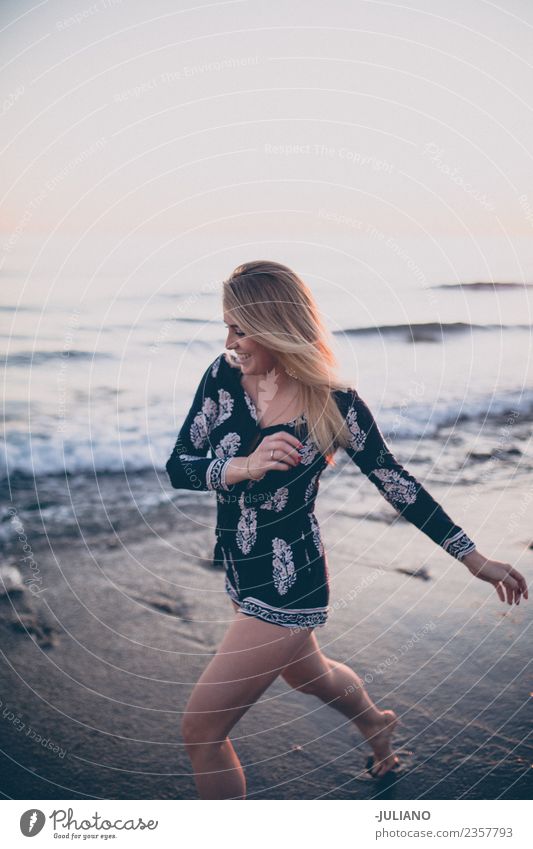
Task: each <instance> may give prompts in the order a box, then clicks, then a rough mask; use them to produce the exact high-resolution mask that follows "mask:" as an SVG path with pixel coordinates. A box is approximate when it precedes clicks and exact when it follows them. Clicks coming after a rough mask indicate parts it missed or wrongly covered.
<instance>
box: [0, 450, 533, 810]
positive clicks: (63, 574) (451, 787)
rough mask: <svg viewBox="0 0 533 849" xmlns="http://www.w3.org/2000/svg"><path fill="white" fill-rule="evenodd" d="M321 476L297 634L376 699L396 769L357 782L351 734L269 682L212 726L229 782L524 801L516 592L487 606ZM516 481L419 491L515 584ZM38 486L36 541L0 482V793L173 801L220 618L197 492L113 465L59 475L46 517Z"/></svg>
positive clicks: (441, 560) (184, 777)
mask: <svg viewBox="0 0 533 849" xmlns="http://www.w3.org/2000/svg"><path fill="white" fill-rule="evenodd" d="M411 468H414V466H413V464H411ZM335 474H336V472H332V477H331V478H329V477H328V479H327V480H326V475H329V470H328V472H327V473H325V475H324V476H323V487H322V489H321V494H320V495H319V498H318V502H317V511H316V512H317V516H318V518H319V521H320V525H321V529H322V534H323V538H324V541H325V544H326V550H327V553H328V564H329V570H330V578H331V613H330V619H329V621H328V624H327V626H326V627H325V628H320V629H318V630H317V632H316V633H317V636H318V640H319V643H320V644H321V646H322V648H323V650H324V651H325V652H326V653H327V654H328V655H329V656H330V657H332V658H335V659H337V660H340V661H342V662H344V663H348V664H349V665H350V666H352V667H353V668H354V669H355V670H356V671H357V672H358V673H359V674H360V675H361V676H362V677H364V679H365V681H366V686H367V689H368V691H369V693H370V695H371V697H372V698H373V699H374V700H375V701H376V702H377V704H378V706H380V707H381V708H393V709H394V710H396V712H397V713H398V714H399V716H400V717H401V720H402V725H401V727H400V729H399V732H398V733H397V734H396V741H397V751H398V753H399V755H400V758H401V761H402V768H401V769H400V771H399V772H398V773H397V775H396V776H391V777H389V779H388V780H385V781H383V782H381V783H378V782H376V781H375V780H373V779H372V778H370V776H369V775H368V773H367V772H366V770H365V765H366V762H367V757H368V755H369V754H370V748H369V745H368V743H366V741H365V740H364V739H363V738H362V737H361V735H360V734H359V732H358V731H357V729H356V728H354V727H353V726H352V725H351V724H350V723H349V722H348V721H347V720H346V719H345V717H343V716H342V715H341V714H340V713H338V712H336V711H335V710H334V709H332V708H331V707H329V706H327V705H324V704H322V703H321V702H320V701H319V700H318V699H317V698H315V697H313V696H309V695H305V694H302V693H299V692H297V691H294V690H290V689H288V687H287V685H286V684H285V682H284V681H283V680H282V679H281V678H279V679H278V680H277V681H276V682H275V683H274V684H273V685H272V686H271V687H270V688H269V689H268V690H267V692H266V693H265V694H264V695H263V696H262V698H261V699H260V700H259V702H258V703H257V704H255V705H254V706H253V707H252V708H251V709H250V710H249V711H248V712H247V714H246V715H245V716H244V718H243V719H242V720H241V721H240V722H239V723H238V725H237V726H236V727H235V728H234V730H233V733H232V734H231V735H230V736H231V738H232V740H233V743H234V745H235V748H236V750H237V752H238V754H239V756H240V758H241V760H242V763H243V765H244V767H245V770H246V775H247V781H248V798H254V799H255V798H258V799H319V798H320V799H321V798H324V799H371V798H382V797H385V798H391V799H496V798H507V799H527V798H531V796H532V791H533V769H532V765H533V741H532V739H531V720H530V711H531V693H532V690H533V687H532V681H531V674H530V665H531V637H530V633H529V629H530V624H531V620H532V607H531V604H532V602H531V601H530V602H529V603H528V602H526V603H523V602H522V604H521V605H520V606H519V607H513V608H510V607H508V606H507V605H504V604H502V603H501V602H500V601H499V600H498V598H497V595H496V593H495V591H494V590H493V589H492V588H491V587H490V586H489V585H488V584H485V583H483V582H481V581H479V580H477V579H475V578H473V577H472V576H471V575H470V573H469V572H468V570H467V569H466V567H464V566H462V564H460V563H459V562H458V561H456V560H454V559H453V558H451V557H450V556H449V555H447V554H446V553H445V552H443V551H442V550H441V549H439V548H438V547H437V546H435V544H434V543H433V542H432V541H431V540H429V539H428V538H427V537H426V536H425V535H424V534H422V533H421V532H420V531H419V530H418V529H416V528H415V527H414V526H412V525H409V524H408V523H406V522H405V521H404V520H402V519H399V520H396V519H395V514H394V513H393V511H392V509H391V508H389V505H387V504H386V502H384V500H383V499H382V498H381V497H380V496H379V494H377V493H376V494H375V495H374V494H373V492H372V487H371V486H370V487H368V488H365V494H364V497H362V496H361V495H360V494H356V493H354V492H352V488H353V481H354V478H353V477H352V476H351V475H346V474H345V473H343V475H342V476H341V477H339V478H337V480H335V481H334V480H333V477H334V475H335ZM330 483H331V484H333V483H334V486H331V487H330ZM526 483H527V479H526V478H524V479H523V482H522V484H520V481H518V482H517V483H516V484H515V485H514V486H513V488H512V489H510V488H509V489H508V490H506V491H505V492H502V491H501V489H498V487H497V486H496V485H494V486H491V485H490V484H489V483H487V484H485V485H484V486H483V488H482V490H481V491H480V492H479V493H478V494H477V496H476V498H475V499H473V498H472V488H471V487H463V488H462V487H460V486H458V485H456V486H455V487H454V489H453V494H451V492H450V488H449V487H444V486H443V487H439V486H437V485H432V486H431V487H430V491H431V493H432V494H433V495H434V497H435V498H436V499H437V500H439V501H440V503H442V504H443V506H444V507H445V509H448V511H449V512H450V514H451V515H452V517H453V518H454V519H456V521H458V523H460V524H462V525H463V527H465V529H466V530H467V532H468V533H469V534H470V535H471V536H472V538H473V539H475V540H476V541H477V543H478V545H479V547H480V549H481V550H482V552H483V553H485V554H487V555H489V554H490V555H491V556H493V557H496V558H498V559H502V560H505V561H508V562H512V563H513V564H514V565H515V566H517V568H519V569H520V570H521V571H522V572H523V573H524V574H525V575H526V578H527V579H528V581H529V583H530V585H531V582H532V576H533V570H532V564H533V551H532V550H531V549H530V548H529V546H530V544H531V539H530V538H529V537H528V533H527V515H528V511H527V510H524V509H523V508H524V504H525V503H526V499H527V493H528V490H527V486H526ZM63 484H65V482H63ZM158 486H159V488H160V489H161V488H163V489H166V490H167V495H168V496H170V499H172V500H169V499H167V500H166V501H163V502H161V503H158V504H154V507H153V510H152V511H151V512H150V511H149V510H144V512H143V519H141V517H140V515H139V514H137V516H136V519H135V521H134V520H133V517H132V513H131V505H132V504H134V503H135V499H136V497H137V496H138V495H139V496H140V493H142V492H145V493H146V492H147V491H151V490H150V487H151V488H152V489H153V491H154V492H156V491H157V487H158ZM54 487H55V496H54V498H55V499H56V500H55V501H54V499H51V501H50V504H51V505H52V508H51V509H52V512H53V515H54V517H55V519H56V523H55V524H54V522H53V521H52V519H51V517H50V518H49V520H48V522H47V523H46V529H47V532H48V538H47V535H46V533H45V532H44V530H45V529H44V527H43V524H42V522H40V521H39V515H38V511H34V512H35V521H34V523H33V524H31V527H29V526H28V525H29V523H30V519H29V518H28V517H29V516H31V515H32V514H31V511H30V512H28V510H29V508H28V504H30V499H31V497H32V493H31V487H30V486H28V485H27V484H25V483H23V482H20V483H19V484H18V486H17V483H16V482H14V489H13V500H14V503H15V504H18V505H19V506H20V505H22V504H24V505H25V507H26V512H24V511H22V512H21V513H20V515H21V516H23V517H24V522H25V525H24V531H25V534H26V538H27V539H28V540H29V544H31V556H32V558H33V562H34V563H35V566H30V567H29V566H28V563H30V561H26V563H24V562H23V561H21V559H20V558H21V557H22V556H23V552H22V551H21V550H20V548H17V543H16V541H13V540H10V541H9V544H7V543H6V546H7V547H6V555H5V558H4V561H3V569H4V572H3V574H4V576H5V582H6V587H7V588H11V589H10V592H6V590H5V589H3V590H2V594H1V595H0V634H1V648H2V661H3V662H2V664H1V665H0V699H1V704H0V737H1V744H0V748H1V749H2V750H3V754H2V755H1V758H2V760H1V768H0V775H1V779H0V790H1V792H2V794H3V796H4V797H7V798H16V799H54V798H58V799H60V798H72V799H78V798H112V799H132V798H133V799H137V798H138V799H144V798H146V799H194V798H196V791H195V788H194V783H193V780H192V775H191V769H190V765H189V761H188V758H187V756H186V753H185V751H184V748H183V744H182V741H181V739H180V733H179V720H180V716H181V711H182V710H183V708H184V706H185V703H186V701H187V698H188V696H189V694H190V692H191V689H192V687H193V685H194V682H195V681H196V680H197V678H198V677H199V675H200V673H201V671H202V669H203V668H204V667H205V665H206V664H207V663H208V661H209V659H210V658H211V657H212V655H213V654H214V652H215V651H216V647H217V645H218V643H219V641H220V639H221V637H222V635H223V633H224V630H225V628H226V627H227V625H228V623H229V621H230V620H231V618H232V616H233V611H232V607H231V603H230V601H229V599H228V597H227V596H226V594H225V592H224V590H223V575H222V573H221V572H220V571H216V570H214V569H213V566H212V563H211V556H212V551H213V545H214V533H213V527H214V511H215V501H214V498H213V497H212V496H211V494H204V493H202V494H189V493H183V492H182V493H174V492H172V491H170V492H169V491H168V485H167V484H166V482H165V481H164V479H160V481H159V482H157V481H156V480H155V479H154V480H152V479H147V478H146V476H137V477H136V476H130V478H129V481H128V487H129V488H126V489H125V487H124V480H123V479H122V481H120V480H119V479H118V478H117V479H113V480H109V481H108V482H106V483H105V484H103V485H102V488H101V493H102V495H101V501H100V502H98V501H97V500H94V502H93V503H91V498H92V497H93V496H92V495H90V493H94V481H93V482H92V484H91V481H90V480H86V481H80V480H71V481H70V482H69V487H68V504H67V502H65V505H64V513H63V514H62V513H61V512H58V511H59V508H58V507H57V504H58V503H59V500H60V499H59V495H58V490H59V489H61V486H60V485H59V484H58V482H57V481H56V482H55V483H54ZM65 491H66V490H65ZM113 493H114V497H113ZM33 497H34V496H33ZM43 498H44V496H43V491H42V488H41V491H40V503H41V505H43V504H44V503H45V501H43ZM121 499H122V500H123V503H124V504H126V503H127V502H128V503H129V504H130V511H129V513H127V512H126V511H125V510H124V511H123V512H121V509H122V508H121V507H120V505H121V503H122V501H121ZM104 505H105V507H104ZM30 506H31V504H30ZM41 509H46V508H43V507H42V508H41ZM521 510H522V513H520V511H521ZM69 511H70V512H69ZM467 515H468V521H466V518H465V517H466V516H467ZM191 519H194V522H193V521H191ZM21 522H22V519H21ZM111 526H112V527H111ZM113 528H114V530H113ZM18 545H20V542H19V543H18ZM8 567H9V568H12V569H13V568H14V569H18V570H19V572H20V576H21V578H22V579H23V585H24V582H25V585H24V588H23V589H21V587H20V586H17V580H16V572H12V573H11V575H10V576H9V574H8V572H7V571H6V569H7V568H8ZM411 573H415V574H411ZM37 578H39V583H36V581H37ZM30 580H33V583H32V584H30V583H29V581H30ZM32 588H33V592H32V591H30V590H31V589H32ZM528 667H529V668H528Z"/></svg>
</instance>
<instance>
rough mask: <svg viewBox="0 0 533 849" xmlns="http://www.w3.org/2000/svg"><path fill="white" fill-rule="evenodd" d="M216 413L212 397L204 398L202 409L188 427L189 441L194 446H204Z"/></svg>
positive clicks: (216, 409)
mask: <svg viewBox="0 0 533 849" xmlns="http://www.w3.org/2000/svg"><path fill="white" fill-rule="evenodd" d="M217 413H218V408H217V404H216V401H213V399H212V398H205V399H204V403H203V404H202V409H201V410H200V411H199V412H198V413H196V415H195V417H194V419H193V422H192V424H191V428H190V437H191V442H192V444H193V445H194V447H195V448H203V447H204V445H205V443H206V440H207V437H208V436H209V434H210V433H211V431H212V429H213V427H214V424H215V421H216V418H217Z"/></svg>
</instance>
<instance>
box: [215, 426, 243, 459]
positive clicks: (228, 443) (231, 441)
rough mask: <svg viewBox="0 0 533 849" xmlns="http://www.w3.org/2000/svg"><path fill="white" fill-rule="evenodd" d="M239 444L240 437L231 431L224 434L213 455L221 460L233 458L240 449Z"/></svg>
mask: <svg viewBox="0 0 533 849" xmlns="http://www.w3.org/2000/svg"><path fill="white" fill-rule="evenodd" d="M240 444H241V437H240V436H239V434H238V433H234V432H233V431H232V432H231V433H226V435H225V436H223V437H222V439H221V440H220V442H219V443H218V445H217V447H216V448H215V454H216V455H217V457H223V458H229V457H235V455H236V453H237V451H238V450H239V448H240Z"/></svg>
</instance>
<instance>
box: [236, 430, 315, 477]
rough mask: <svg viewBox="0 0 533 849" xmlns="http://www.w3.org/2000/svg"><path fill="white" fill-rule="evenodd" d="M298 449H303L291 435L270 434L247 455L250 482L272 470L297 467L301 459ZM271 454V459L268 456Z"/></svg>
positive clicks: (285, 433) (283, 432)
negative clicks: (272, 456) (272, 454)
mask: <svg viewBox="0 0 533 849" xmlns="http://www.w3.org/2000/svg"><path fill="white" fill-rule="evenodd" d="M298 448H303V445H302V443H301V442H300V440H299V439H297V437H296V436H293V435H292V433H287V431H279V432H278V433H270V434H269V435H268V436H265V437H264V438H263V439H262V441H261V442H260V443H259V445H258V446H257V448H256V449H255V451H253V452H252V453H251V454H250V455H249V458H248V471H249V476H250V477H251V478H252V480H260V479H261V478H262V477H264V475H266V473H267V472H270V471H272V470H276V469H277V470H278V471H286V470H287V469H290V468H291V467H292V466H297V465H298V464H299V463H300V461H301V459H302V458H301V455H300V454H299V453H298ZM271 452H273V453H274V458H273V459H271V456H270V455H271Z"/></svg>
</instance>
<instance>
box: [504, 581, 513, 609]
mask: <svg viewBox="0 0 533 849" xmlns="http://www.w3.org/2000/svg"><path fill="white" fill-rule="evenodd" d="M508 580H509V579H508V578H506V579H505V581H504V584H503V585H504V587H505V593H506V595H507V604H512V603H513V588H512V587H511V586H510V585H509V583H508Z"/></svg>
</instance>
